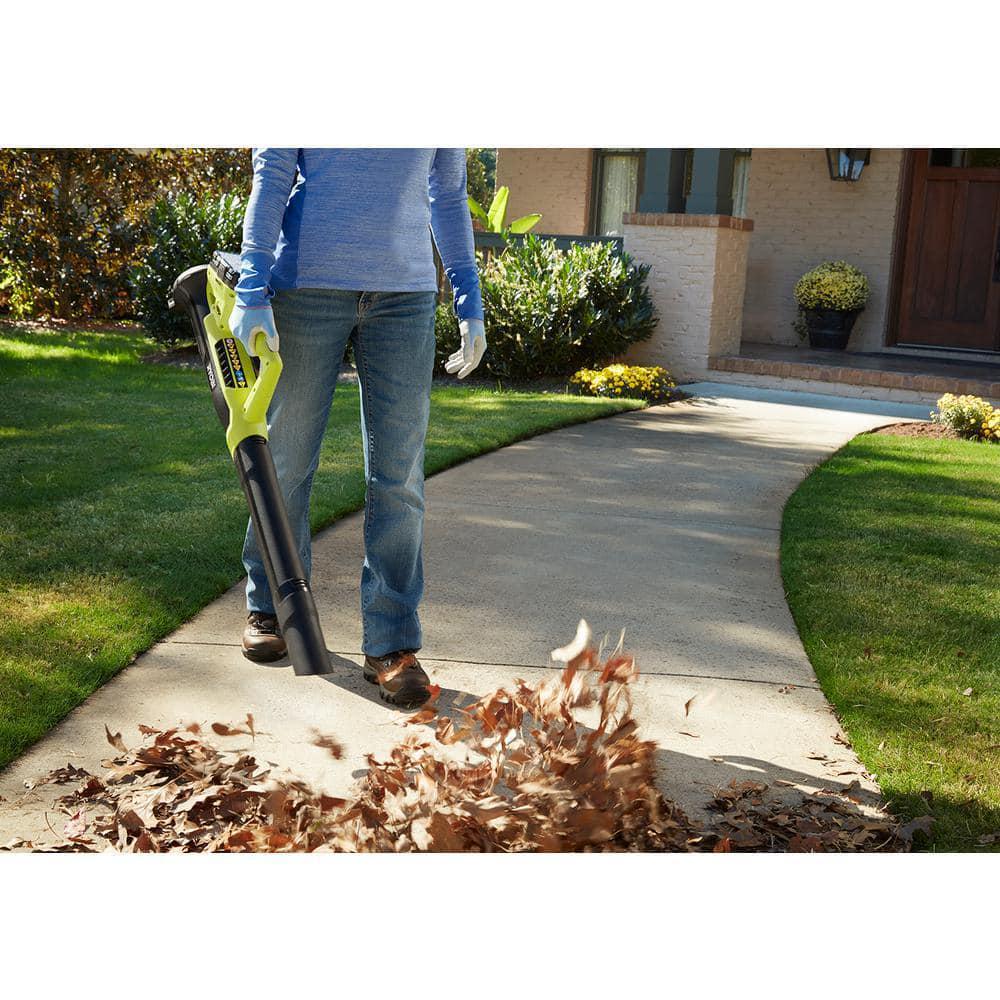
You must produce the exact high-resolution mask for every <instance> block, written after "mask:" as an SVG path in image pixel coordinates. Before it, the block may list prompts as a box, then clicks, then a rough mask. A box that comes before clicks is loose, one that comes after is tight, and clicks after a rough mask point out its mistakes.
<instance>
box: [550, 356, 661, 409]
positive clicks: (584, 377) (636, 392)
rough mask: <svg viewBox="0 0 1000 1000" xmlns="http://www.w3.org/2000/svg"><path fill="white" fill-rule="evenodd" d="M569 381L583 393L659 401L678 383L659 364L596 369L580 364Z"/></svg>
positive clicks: (586, 394) (613, 366) (611, 366)
mask: <svg viewBox="0 0 1000 1000" xmlns="http://www.w3.org/2000/svg"><path fill="white" fill-rule="evenodd" d="M569 384H570V386H571V387H573V388H574V389H576V390H577V391H578V392H579V393H581V394H582V395H585V396H610V397H614V398H625V399H645V400H647V401H648V402H650V403H661V402H663V401H664V400H667V399H669V398H670V395H671V392H672V390H673V389H675V388H676V386H677V383H676V382H675V381H674V380H673V379H672V378H671V377H670V372H668V371H667V370H666V368H661V367H660V366H659V365H650V366H644V365H608V366H607V368H602V369H600V370H599V371H595V370H594V369H592V368H581V369H580V370H579V371H578V372H574V373H573V375H571V376H570V380H569Z"/></svg>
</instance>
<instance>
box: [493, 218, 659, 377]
mask: <svg viewBox="0 0 1000 1000" xmlns="http://www.w3.org/2000/svg"><path fill="white" fill-rule="evenodd" d="M648 273H649V267H648V266H647V265H644V264H636V263H634V262H633V261H632V260H631V258H630V257H628V256H627V255H626V254H622V253H620V252H619V251H618V250H617V249H616V248H615V246H614V245H613V244H611V243H592V244H585V245H581V244H574V245H573V246H571V247H570V249H569V250H566V251H562V250H559V249H557V248H556V245H555V241H554V240H543V239H540V238H538V237H537V236H532V235H530V234H529V235H527V236H525V238H524V239H523V240H517V241H511V242H510V243H508V245H507V247H506V249H505V250H504V251H503V252H502V253H500V254H498V255H496V256H494V257H491V258H490V259H489V260H488V261H487V262H486V264H485V266H483V267H482V268H481V271H480V279H481V284H482V290H483V306H484V310H485V313H486V339H487V343H488V348H487V351H486V357H485V359H484V362H483V364H484V367H485V370H486V371H487V372H489V373H490V374H491V375H493V376H495V377H497V378H544V377H546V376H561V375H568V374H570V373H571V372H574V371H576V370H577V369H579V368H584V367H597V366H602V365H604V364H607V363H608V362H609V361H612V360H614V359H615V358H617V357H619V356H620V355H621V354H623V353H624V352H625V350H626V349H627V348H628V347H629V346H630V345H631V344H634V343H636V342H637V341H639V340H644V339H646V338H647V337H649V335H650V334H651V333H652V331H653V327H654V326H655V325H656V315H655V313H654V311H653V305H652V301H651V299H650V296H649V292H648V290H647V288H646V276H647V275H648Z"/></svg>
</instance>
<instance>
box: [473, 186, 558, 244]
mask: <svg viewBox="0 0 1000 1000" xmlns="http://www.w3.org/2000/svg"><path fill="white" fill-rule="evenodd" d="M508 198H510V188H509V187H507V186H506V185H505V186H504V187H501V188H498V189H497V193H496V194H495V195H494V196H493V201H492V202H491V203H490V207H489V208H488V209H485V208H483V206H482V205H480V204H479V202H478V201H476V199H475V198H472V197H470V198H469V211H470V212H472V216H473V218H475V219H478V220H479V221H480V222H481V223H482V224H483V227H484V228H485V229H486V231H487V232H488V233H501V234H502V233H526V232H528V230H529V229H533V228H534V227H535V226H536V225H537V224H538V220H539V219H541V217H542V216H541V213H540V212H532V213H531V214H530V215H522V216H521V218H520V219H515V220H514V221H513V222H512V223H511V224H510V225H509V226H505V225H504V219H505V217H506V215H507V199H508Z"/></svg>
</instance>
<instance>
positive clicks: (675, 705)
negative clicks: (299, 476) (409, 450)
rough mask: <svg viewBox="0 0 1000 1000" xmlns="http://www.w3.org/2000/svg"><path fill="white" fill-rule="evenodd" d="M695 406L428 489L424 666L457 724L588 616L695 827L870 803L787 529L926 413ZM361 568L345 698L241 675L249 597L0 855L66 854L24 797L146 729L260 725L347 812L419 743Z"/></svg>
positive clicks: (518, 450)
mask: <svg viewBox="0 0 1000 1000" xmlns="http://www.w3.org/2000/svg"><path fill="white" fill-rule="evenodd" d="M686 388H688V389H689V390H691V391H694V392H697V394H698V396H697V398H694V399H691V400H690V401H687V402H683V403H679V404H674V405H672V406H669V407H656V408H653V409H650V410H646V411H643V412H640V413H634V414H626V415H623V416H619V417H614V418H611V419H607V420H602V421H598V422H596V423H591V424H585V425H581V426H577V427H571V428H568V429H565V430H561V431H556V432H554V433H551V434H546V435H544V436H542V437H538V438H534V439H532V440H530V441H525V442H522V443H520V444H516V445H513V446H511V447H509V448H505V449H503V450H501V451H498V452H495V453H493V454H491V455H486V456H484V457H482V458H478V459H475V460H474V461H471V462H468V463H466V464H465V465H462V466H459V467H457V468H455V469H452V470H449V471H448V472H445V473H442V474H440V475H438V476H435V477H434V478H433V479H431V480H429V481H428V484H427V508H428V519H427V534H426V555H425V561H426V578H427V592H426V603H425V607H424V611H423V622H424V631H425V648H424V651H423V654H422V659H423V660H424V663H425V665H426V666H427V668H428V669H429V672H430V673H431V674H432V677H433V679H434V680H435V681H436V682H438V683H440V684H441V686H442V688H444V689H445V690H444V694H443V695H442V698H443V699H444V701H443V704H447V701H448V699H449V698H450V697H452V696H453V694H454V693H456V692H468V693H473V694H476V695H479V694H484V693H486V692H488V691H490V690H492V689H493V688H495V687H497V686H499V685H501V684H504V683H508V682H510V681H511V680H513V679H514V678H516V677H523V678H525V679H526V680H528V681H529V682H531V681H534V680H537V679H538V678H539V677H540V676H542V675H543V674H544V672H545V671H546V670H549V669H552V667H551V665H550V664H549V660H548V654H549V651H550V650H551V649H553V648H554V647H556V646H558V645H562V644H563V643H564V642H566V641H568V639H569V638H570V637H571V636H572V635H573V632H574V630H575V627H576V623H577V620H578V619H579V618H580V617H585V618H586V619H587V620H588V621H589V622H590V624H591V626H592V627H593V629H594V631H595V633H596V634H598V635H600V634H602V633H604V632H607V633H608V634H609V635H610V636H611V639H612V642H614V641H616V640H617V637H618V634H619V632H620V630H621V629H622V628H624V629H625V636H626V641H625V645H626V647H627V648H628V649H629V650H630V651H632V652H633V653H635V654H636V656H637V660H638V664H639V667H640V670H641V671H642V674H643V676H642V678H641V679H640V682H639V685H638V690H637V692H636V706H637V712H638V716H639V719H640V722H641V725H642V730H643V734H644V735H645V736H647V737H650V738H653V739H655V740H657V741H658V743H659V745H660V747H661V751H660V761H659V765H660V773H661V780H662V783H663V788H664V791H665V792H666V793H667V794H668V795H669V796H671V797H673V798H675V799H677V800H678V801H680V802H681V803H682V804H683V805H684V806H685V807H686V808H687V809H689V810H690V811H692V812H693V813H697V812H698V810H699V809H700V808H701V807H702V806H703V804H704V803H705V802H706V801H707V800H708V799H709V798H710V797H711V791H712V789H713V788H714V787H717V786H721V785H725V784H727V783H728V782H729V781H730V780H732V779H733V778H734V777H735V778H740V779H741V780H742V779H746V778H758V779H760V780H764V781H767V782H771V781H774V780H780V781H782V782H790V783H792V784H793V785H795V786H798V787H801V788H803V789H812V790H816V789H819V788H835V787H842V786H846V785H848V784H849V783H850V782H851V781H852V780H854V779H855V778H861V779H862V785H863V786H864V787H866V788H868V789H869V790H871V791H872V792H874V791H875V786H874V785H873V784H872V783H871V782H870V781H868V780H867V779H866V778H865V777H864V776H863V775H862V774H861V773H860V772H861V771H862V768H861V767H860V765H858V762H857V760H856V758H855V757H854V755H853V753H852V752H851V750H850V749H848V748H847V747H846V746H845V745H844V744H842V743H841V742H839V741H838V740H837V734H838V726H837V721H836V719H835V718H834V716H833V713H832V712H831V711H830V709H829V707H828V705H827V703H826V701H825V699H824V697H823V695H822V694H821V692H820V691H819V689H818V686H817V683H816V678H815V676H814V674H813V671H812V668H811V666H810V664H809V661H808V659H807V658H806V656H805V653H804V651H803V649H802V645H801V643H800V641H799V637H798V634H797V632H796V630H795V626H794V624H793V622H792V618H791V615H790V613H789V610H788V607H787V605H786V603H785V599H784V594H783V590H782V584H781V578H780V574H779V565H778V545H779V537H780V535H779V532H780V525H781V512H782V508H783V506H784V503H785V500H786V499H787V497H788V496H789V495H790V494H791V493H792V491H793V490H794V489H795V487H796V486H797V485H798V483H799V482H800V481H801V480H802V479H803V478H804V477H805V476H806V475H807V474H808V472H809V471H810V469H812V468H813V467H814V466H815V465H816V464H817V463H818V462H820V461H822V460H823V459H824V458H825V457H826V456H827V455H829V454H830V453H831V452H832V451H833V450H834V449H836V448H838V447H839V446H840V445H842V444H844V443H845V442H846V441H848V440H849V439H850V438H852V437H853V436H854V435H855V434H858V433H859V432H861V431H864V430H867V429H870V428H872V427H876V426H880V425H882V424H886V423H892V422H895V421H896V420H898V419H901V418H921V417H926V415H927V414H926V412H925V411H924V410H923V409H922V408H919V409H918V408H914V407H906V406H900V405H894V404H878V403H870V402H867V401H863V400H854V399H838V398H836V397H829V396H813V395H807V394H803V393H780V392H773V391H766V390H745V389H740V388H739V387H735V386H723V385H713V384H709V383H705V384H701V385H698V386H690V387H686ZM361 561H362V543H361V519H360V516H358V515H354V516H351V517H348V518H346V519H344V520H343V521H341V522H339V523H338V524H336V525H334V526H333V527H332V528H330V529H328V530H327V531H325V532H323V533H322V534H321V535H320V536H319V537H318V538H317V540H316V543H315V555H314V566H315V574H316V576H315V581H314V585H315V590H316V596H317V603H318V605H319V607H320V611H321V614H322V616H323V625H324V629H325V633H326V636H327V640H328V642H329V643H330V645H331V648H332V649H333V650H334V651H335V653H336V655H335V656H334V661H335V664H336V670H335V672H334V673H333V674H332V675H331V676H329V677H327V678H296V677H294V676H293V675H292V672H291V670H290V669H288V668H287V667H280V666H279V667H275V666H261V665H254V664H251V663H249V662H248V661H246V660H245V659H243V657H242V656H241V655H240V652H239V648H238V645H237V642H238V638H239V632H240V630H241V627H242V621H243V611H242V587H236V588H234V589H233V590H231V591H230V592H229V593H227V594H226V595H224V596H223V597H222V598H220V599H219V600H218V601H216V602H215V603H214V604H212V605H211V606H209V607H208V608H206V609H205V610H204V611H203V612H202V613H201V614H199V615H197V616H196V617H195V618H194V619H192V620H191V621H190V622H188V623H187V624H186V625H184V626H183V627H181V628H180V629H178V630H177V631H176V632H175V633H174V634H173V635H171V636H169V637H168V638H167V639H166V640H164V641H163V642H161V643H159V644H157V645H156V646H155V647H154V648H153V649H151V650H150V651H149V652H148V653H146V654H144V655H143V656H142V657H140V658H139V659H138V660H137V661H136V663H135V664H134V665H132V666H131V667H129V668H128V669H126V670H125V671H123V672H122V673H121V674H120V675H119V676H118V677H117V678H115V679H114V680H113V681H111V682H109V683H108V684H106V685H105V686H104V687H103V688H102V689H101V690H99V691H98V692H97V693H95V694H94V695H93V696H92V697H91V698H90V699H89V700H88V701H87V702H86V703H85V704H84V705H82V706H81V707H80V708H78V709H77V710H76V711H74V712H73V713H72V714H71V715H70V716H69V717H68V718H67V719H66V720H64V721H63V723H61V724H60V725H59V726H58V727H56V729H54V730H53V731H52V732H51V733H50V734H49V735H48V736H47V737H46V738H45V739H44V740H42V741H41V742H40V743H39V744H38V745H36V746H35V747H34V748H33V749H32V750H31V751H29V752H28V753H27V754H26V755H25V756H24V757H22V758H21V759H20V760H18V761H17V762H15V763H14V764H13V765H11V766H10V767H9V768H7V770H6V771H4V772H3V773H0V796H3V797H4V798H6V800H7V801H6V802H3V803H2V804H0V843H4V842H6V841H7V840H8V839H9V838H10V837H12V836H14V835H20V836H22V837H26V838H29V839H31V838H35V837H38V838H44V837H45V836H46V835H47V834H48V831H47V829H46V825H45V815H44V814H45V810H46V808H47V807H48V804H49V802H50V800H51V798H52V797H53V796H54V795H55V794H58V792H59V791H61V789H54V788H51V787H49V786H42V787H41V788H39V789H37V790H33V791H29V792H27V793H26V792H25V790H24V782H25V781H30V780H32V779H36V778H38V777H40V776H42V775H44V774H45V773H46V772H47V771H48V770H50V769H51V768H53V767H57V766H60V765H63V764H65V763H66V762H67V761H72V762H73V763H74V764H76V765H77V766H83V767H87V768H89V769H91V770H95V771H96V770H97V769H98V768H99V764H100V761H101V760H102V759H103V758H106V757H108V756H109V751H110V748H109V747H108V746H107V744H106V742H105V739H104V726H105V725H107V726H109V727H110V728H111V730H112V731H121V732H122V733H123V736H124V738H125V740H126V742H127V743H129V744H130V745H131V744H134V743H135V742H137V741H138V740H139V734H138V731H137V729H136V726H137V725H138V724H139V723H145V724H147V725H152V726H158V727H167V726H171V725H174V724H176V723H178V722H181V721H183V722H190V721H199V722H202V723H211V722H214V721H223V722H237V721H239V720H242V719H243V718H244V717H245V715H246V713H247V712H248V711H249V712H252V713H253V714H254V717H255V719H256V723H257V726H258V728H259V729H260V730H262V731H263V733H264V735H258V738H257V741H256V745H255V752H256V753H257V755H258V757H259V758H262V759H265V760H270V761H274V762H276V763H278V764H280V765H283V766H285V767H288V768H290V769H291V770H294V771H296V772H298V773H299V774H300V775H302V776H304V777H306V778H308V779H310V780H312V781H314V782H316V783H317V784H319V785H320V786H322V787H325V788H326V789H327V790H329V791H331V792H334V793H343V792H344V791H345V790H346V789H347V788H348V786H349V785H350V783H351V780H352V776H354V775H357V774H358V773H360V771H361V770H362V769H363V768H364V763H365V761H364V758H365V755H366V754H367V753H370V752H374V753H375V754H377V755H380V754H382V753H384V752H385V751H387V750H388V749H389V748H390V746H391V745H392V744H393V743H394V742H396V741H397V740H398V739H399V738H401V737H402V736H403V735H404V733H405V732H406V731H407V730H404V729H402V728H401V726H400V722H401V716H400V715H399V714H398V713H396V712H394V711H392V710H389V709H387V708H386V707H385V706H384V705H383V704H382V703H381V702H379V701H378V699H377V698H376V697H375V696H374V695H373V692H372V688H371V687H369V685H367V684H365V683H364V682H363V681H362V680H361V678H360V671H359V667H358V665H357V664H358V663H359V661H360V657H359V654H358V650H359V648H360V627H359V622H358V612H357V604H358V598H357V577H358V572H359V569H360V565H361ZM693 695H697V696H698V697H697V698H696V700H695V701H694V703H693V704H692V707H691V710H690V714H689V715H687V716H685V711H684V705H685V703H686V702H688V700H689V699H690V698H691V697H692V696H693ZM313 728H316V729H320V730H322V731H324V732H327V733H332V734H334V735H336V736H337V737H338V738H339V739H340V740H341V742H342V743H343V744H344V745H345V748H346V751H347V753H346V755H345V759H344V760H342V761H339V762H333V761H331V760H330V758H329V756H327V754H326V753H325V751H322V750H320V749H318V748H316V747H314V746H312V745H311V742H310V740H311V734H312V730H313ZM225 742H226V743H227V744H228V745H239V743H238V741H236V740H228V741H225ZM53 821H54V823H55V820H53ZM48 836H49V837H51V835H50V834H49V835H48Z"/></svg>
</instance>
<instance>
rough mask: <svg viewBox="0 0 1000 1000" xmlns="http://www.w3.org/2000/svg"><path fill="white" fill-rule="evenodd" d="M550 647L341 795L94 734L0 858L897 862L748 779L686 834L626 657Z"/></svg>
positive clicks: (159, 742)
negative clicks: (658, 767) (641, 854)
mask: <svg viewBox="0 0 1000 1000" xmlns="http://www.w3.org/2000/svg"><path fill="white" fill-rule="evenodd" d="M587 639H588V640H589V635H588V636H587ZM562 652H564V653H566V655H565V656H564V657H563V658H564V660H565V661H567V662H566V665H565V668H564V669H563V670H561V671H560V672H559V673H557V674H553V676H552V677H551V678H549V679H547V680H545V681H544V682H543V683H541V684H539V685H538V686H537V687H530V686H529V685H527V684H525V683H523V682H518V684H517V687H516V688H515V689H514V690H505V689H500V690H497V691H494V692H493V693H492V694H490V695H488V696H486V697H484V698H481V699H479V700H478V701H475V702H473V703H472V704H471V705H468V706H466V707H464V708H461V709H458V710H457V711H453V713H452V714H450V715H449V714H443V713H442V714H439V713H438V709H437V707H436V706H435V705H434V704H433V703H432V704H431V705H429V706H428V707H426V708H424V709H423V710H422V711H421V712H419V713H417V714H416V715H415V716H413V717H411V718H410V720H409V721H410V722H411V723H414V724H426V725H434V727H435V729H434V735H433V738H427V737H424V736H421V735H419V734H418V733H417V732H413V733H411V734H410V735H409V736H408V737H407V738H406V739H405V740H403V741H402V742H401V743H400V744H399V745H397V746H396V747H395V748H394V749H393V750H392V751H391V753H390V754H389V757H388V759H387V760H376V759H374V757H371V756H369V758H368V771H367V772H366V774H365V776H364V777H363V778H362V779H361V780H360V782H359V784H358V786H357V791H356V792H355V794H354V795H353V797H351V798H347V799H343V798H334V797H331V796H327V795H323V794H321V793H319V792H317V791H315V790H314V789H312V788H311V787H309V786H308V785H306V784H305V783H302V782H299V781H295V780H286V779H279V778H277V777H275V776H273V775H272V773H271V768H270V766H269V765H266V764H261V763H259V762H258V761H257V760H256V759H255V757H254V756H252V755H251V754H248V753H245V752H241V751H227V750H222V749H219V748H218V747H217V746H215V745H214V744H213V743H211V742H209V741H208V740H206V739H204V738H203V737H202V734H201V730H200V727H199V726H198V725H196V724H193V725H190V726H187V727H186V728H176V729H169V730H166V731H160V730H157V729H152V728H150V727H145V726H143V727H140V729H141V731H142V734H143V735H144V737H145V739H144V741H143V743H142V745H140V746H138V747H135V748H129V747H127V746H126V745H125V743H124V742H123V741H122V738H121V736H120V735H119V734H112V733H110V732H108V734H107V736H108V740H109V742H110V743H111V745H112V746H113V747H114V749H115V751H116V754H115V756H113V757H112V758H111V759H109V760H107V761H105V762H104V772H103V773H102V774H101V775H100V776H97V775H93V774H90V773H88V772H87V771H85V770H83V769H80V768H74V767H72V766H67V767H65V768H60V769H59V770H58V771H55V772H53V773H52V774H50V775H49V776H48V778H47V779H46V780H47V781H50V782H57V783H70V782H74V783H77V787H76V788H75V789H74V790H73V791H72V792H70V793H69V794H66V795H63V796H62V797H61V798H60V799H58V800H57V801H58V805H59V808H61V809H63V810H64V811H65V813H66V814H67V816H68V819H67V820H66V821H65V823H64V827H63V830H62V833H61V836H59V839H58V840H57V841H56V842H54V843H52V844H48V845H33V844H28V843H25V842H21V843H20V844H14V845H10V846H14V847H23V848H30V847H33V848H34V849H36V850H49V851H100V850H109V849H111V850H117V851H123V852H160V851H264V852H269V851H581V850H582V851H593V850H600V851H664V850H666V851H705V850H709V851H711V850H715V851H730V850H732V851H737V850H744V851H745V850H772V851H773V850H789V851H795V850H806V851H808V850H815V851H830V850H833V851H837V850H879V849H881V850H901V849H906V843H905V840H903V839H900V838H898V837H896V835H895V831H894V828H893V827H892V826H891V824H889V823H888V822H885V821H880V820H878V819H871V818H866V817H865V816H864V815H862V814H861V813H860V812H858V811H854V810H851V809H850V808H849V807H848V806H847V805H846V804H844V803H840V802H838V801H837V800H836V799H835V798H822V799H820V798H812V799H807V801H806V802H805V803H804V804H803V806H802V807H801V808H800V809H798V810H796V811H795V812H794V813H793V812H791V811H789V807H788V806H780V805H779V804H777V803H772V802H770V801H769V799H768V797H767V795H766V789H765V787H764V786H762V785H756V784H752V783H745V784H744V785H735V784H734V785H732V786H730V789H729V790H727V791H725V792H721V793H719V797H718V798H717V800H716V803H715V806H716V808H717V809H718V810H719V811H720V812H721V818H720V821H719V824H718V828H717V829H713V830H704V829H700V828H697V827H696V826H695V825H694V824H692V823H691V822H690V821H689V820H688V818H687V817H686V816H685V815H684V814H683V813H682V812H681V811H680V810H679V809H677V808H676V807H674V806H673V805H672V804H671V803H669V802H668V801H666V800H665V799H664V798H663V796H662V795H661V794H660V793H659V792H658V791H657V789H656V784H655V769H654V752H655V748H656V745H655V744H654V743H653V742H651V741H649V740H642V739H640V738H639V736H638V733H637V724H636V721H635V718H634V717H633V714H632V701H631V695H630V685H631V684H632V683H633V681H634V680H635V678H636V676H637V671H636V667H635V664H634V662H633V659H632V657H630V656H628V655H625V654H623V653H621V652H620V651H616V652H614V653H613V654H611V655H610V656H608V657H607V658H605V659H602V658H601V657H600V656H599V655H598V653H597V651H595V650H594V649H593V647H592V646H591V645H590V644H589V641H587V642H583V643H579V644H578V646H577V647H576V648H572V649H570V648H568V652H567V651H562ZM439 693H440V692H439V691H438V690H435V692H434V698H435V699H437V697H438V695H439ZM581 717H583V718H586V719H588V720H589V721H590V723H591V724H590V725H586V724H584V722H583V721H581ZM212 729H213V731H214V733H215V734H216V735H217V736H221V737H229V736H250V737H251V738H252V737H253V736H254V735H255V733H254V720H253V717H252V716H247V719H246V722H245V724H243V725H241V726H238V727H231V726H228V725H223V724H221V723H216V724H215V725H214V726H213V727H212ZM424 731H425V732H426V730H424ZM316 742H317V744H318V745H319V746H322V747H325V748H326V749H327V750H328V751H329V752H330V753H331V754H332V755H333V756H334V757H339V756H340V755H341V753H342V751H341V748H340V747H339V745H338V744H337V742H336V740H334V739H333V738H331V737H324V736H320V737H317V740H316ZM462 751H464V753H463V752H462ZM456 752H457V753H456ZM53 832H56V831H55V830H54V829H53ZM57 836H58V835H57Z"/></svg>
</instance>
